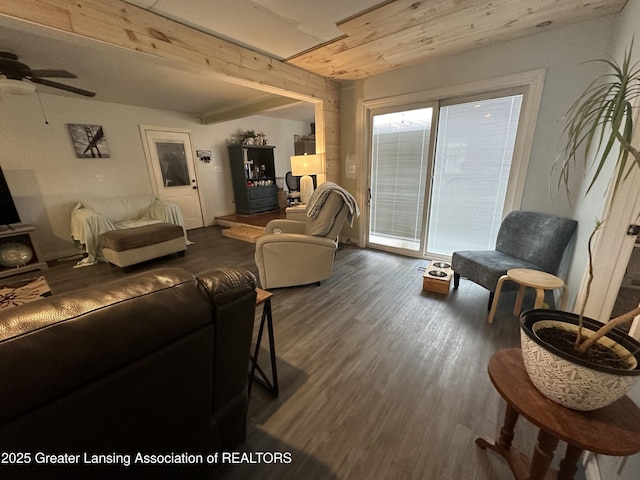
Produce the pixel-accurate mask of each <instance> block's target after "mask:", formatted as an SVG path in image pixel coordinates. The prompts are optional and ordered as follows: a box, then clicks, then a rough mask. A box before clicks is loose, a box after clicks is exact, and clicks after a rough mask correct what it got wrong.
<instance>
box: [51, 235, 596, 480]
mask: <svg viewBox="0 0 640 480" xmlns="http://www.w3.org/2000/svg"><path fill="white" fill-rule="evenodd" d="M221 230H222V229H221V228H220V227H208V228H204V229H199V230H192V231H190V232H189V238H190V239H191V240H193V241H195V244H194V245H192V246H190V247H189V249H188V251H187V254H186V256H185V257H184V258H179V257H177V256H171V257H167V258H165V259H160V260H158V261H152V262H148V263H146V264H144V265H141V266H139V267H137V268H135V269H134V270H133V272H132V273H134V272H139V271H144V270H148V269H152V268H156V267H159V266H165V265H171V266H180V267H184V268H186V269H187V270H190V271H192V272H193V273H195V274H200V273H203V272H204V271H206V270H208V269H210V268H213V267H215V266H220V265H238V266H243V267H245V268H248V269H249V270H251V271H252V272H254V273H255V274H257V269H256V267H255V264H254V261H253V253H254V245H253V244H249V243H245V242H241V241H237V240H233V239H230V238H226V237H223V236H222V235H221ZM425 264H426V262H425V261H422V260H417V259H413V258H407V257H401V256H398V255H393V254H389V253H384V252H378V251H374V250H364V249H359V248H357V247H353V246H341V247H340V248H339V249H338V251H337V254H336V261H335V269H334V274H333V277H332V278H331V279H329V280H327V281H325V282H322V284H321V285H320V286H308V287H296V288H287V289H276V290H273V291H272V292H273V294H274V296H273V299H272V305H273V318H274V328H275V339H276V351H277V358H278V375H279V385H280V395H279V397H278V398H273V397H271V396H269V394H267V393H266V392H264V391H263V390H262V389H261V388H259V387H254V389H253V392H252V398H251V401H250V405H249V413H248V421H247V440H246V442H245V444H244V445H243V446H242V448H241V449H240V450H241V451H242V452H247V453H254V454H255V452H290V453H291V463H288V464H277V463H274V464H265V463H264V462H262V463H242V464H234V465H220V466H219V467H218V468H217V469H216V472H215V476H214V478H216V479H222V480H235V479H242V480H250V479H260V480H264V479H305V480H306V479H349V480H351V479H356V480H360V479H362V480H365V479H367V480H368V479H374V478H375V479H402V480H404V479H428V480H430V479H437V480H439V479H465V480H473V479H476V480H495V479H510V478H512V476H511V473H510V471H509V469H508V467H507V466H506V464H505V463H504V462H503V461H502V460H501V459H499V458H498V457H496V456H494V455H493V454H492V453H490V452H488V451H485V450H481V449H480V448H479V447H477V446H476V445H475V443H474V440H475V438H476V437H478V436H485V437H491V438H495V436H496V435H497V433H498V430H499V428H500V426H501V424H502V416H503V414H504V402H503V401H502V400H501V398H500V396H499V395H498V393H497V392H496V391H495V389H494V388H493V386H492V385H491V382H490V380H489V378H488V375H487V373H486V366H487V363H488V360H489V357H490V356H491V355H492V354H493V353H494V352H495V351H496V350H497V349H500V348H507V347H514V346H518V345H519V336H518V335H519V331H518V322H517V319H516V318H515V317H512V316H511V309H512V308H513V302H514V300H515V292H507V293H505V294H503V295H501V301H500V305H499V308H498V311H497V314H496V318H495V322H494V324H493V325H489V324H487V322H486V318H487V313H488V312H487V309H486V302H487V298H488V293H487V291H486V290H484V289H482V288H481V287H479V286H477V285H475V284H472V283H471V282H468V281H465V280H464V279H462V281H461V285H460V288H459V289H458V290H457V291H454V290H452V291H451V292H450V293H449V295H441V294H436V293H428V292H424V291H422V273H423V272H422V271H421V270H420V268H421V267H424V265H425ZM71 266H72V264H60V265H57V266H53V267H52V268H50V269H49V270H48V271H46V272H45V277H46V279H47V281H48V282H49V285H50V286H51V288H52V290H53V292H54V293H61V292H65V291H69V290H74V289H77V288H80V287H83V286H90V285H93V284H96V283H103V282H104V281H108V280H111V279H115V278H121V277H123V276H126V275H127V274H125V273H124V272H122V271H121V270H120V269H119V268H115V267H111V266H109V265H107V264H98V265H94V266H91V267H83V268H78V269H74V268H71ZM532 304H533V298H532V297H531V298H529V297H527V298H526V299H525V305H524V306H525V307H527V308H528V307H530V306H531V305H532ZM257 319H259V312H257ZM266 344H267V342H266V340H263V345H266ZM260 356H261V364H262V366H263V367H267V366H268V362H266V361H265V360H266V359H267V358H268V355H267V352H266V351H263V352H261V354H260ZM267 370H268V369H267ZM536 435H537V430H536V429H535V428H533V426H531V425H530V424H529V423H528V422H527V421H526V420H524V419H521V420H520V421H519V423H518V425H517V428H516V437H515V440H514V447H515V448H518V449H520V450H522V451H524V452H525V453H527V454H530V453H531V452H532V449H533V447H534V444H535V438H536ZM563 453H564V449H563V447H559V448H558V452H557V456H562V454H563ZM254 460H255V457H254ZM557 463H558V460H556V461H555V462H554V465H557ZM576 478H578V479H580V478H584V473H583V472H582V471H581V472H579V474H578V475H577V477H576Z"/></svg>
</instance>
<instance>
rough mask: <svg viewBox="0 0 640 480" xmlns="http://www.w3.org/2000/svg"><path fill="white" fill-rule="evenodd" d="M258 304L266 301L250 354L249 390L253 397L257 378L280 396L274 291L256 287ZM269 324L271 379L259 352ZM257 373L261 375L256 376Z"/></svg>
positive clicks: (275, 394) (272, 393)
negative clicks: (263, 368)
mask: <svg viewBox="0 0 640 480" xmlns="http://www.w3.org/2000/svg"><path fill="white" fill-rule="evenodd" d="M256 293H257V294H258V295H257V296H256V305H260V304H261V303H264V306H263V307H262V319H261V320H260V329H259V330H258V338H257V340H256V349H255V351H254V353H253V355H251V356H250V360H251V362H250V363H251V371H250V372H249V385H248V386H247V392H248V395H249V397H251V386H252V384H253V381H254V380H255V381H256V382H257V383H258V385H260V386H261V387H263V388H264V389H265V390H267V391H268V392H269V393H271V395H273V396H274V397H277V396H278V370H277V368H276V344H275V340H274V336H273V318H272V316H271V297H273V293H271V292H267V291H266V290H262V289H261V288H256ZM265 322H266V324H267V331H268V335H269V353H270V356H271V380H269V379H268V378H267V375H266V374H265V373H264V371H263V370H262V368H260V365H258V353H259V352H260V344H261V343H262V333H263V331H264V324H265ZM256 371H257V373H259V374H260V377H257V376H256Z"/></svg>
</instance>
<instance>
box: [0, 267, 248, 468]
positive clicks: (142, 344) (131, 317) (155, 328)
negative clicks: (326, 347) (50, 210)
mask: <svg viewBox="0 0 640 480" xmlns="http://www.w3.org/2000/svg"><path fill="white" fill-rule="evenodd" d="M255 297H256V293H255V277H254V276H253V274H251V273H250V272H248V271H246V270H243V269H235V268H219V269H215V270H212V271H211V272H210V273H208V274H205V275H203V276H201V277H199V278H196V277H194V276H193V275H192V274H191V273H189V272H187V271H185V270H181V269H176V268H166V269H159V270H155V271H152V272H148V273H141V274H137V275H132V276H128V277H127V278H125V279H122V280H119V281H116V282H113V283H109V284H105V285H103V286H100V287H97V288H88V289H83V290H79V291H75V292H71V293H68V294H64V295H54V296H52V297H48V298H45V299H42V300H38V301H36V302H32V303H29V304H26V305H23V306H21V307H15V308H11V309H8V310H5V311H3V312H0V478H3V479H14V478H15V479H27V478H47V479H51V478H64V479H73V478H82V479H96V478H118V479H120V478H140V479H156V478H189V479H192V478H209V477H210V473H211V470H212V468H213V465H211V463H212V462H213V460H214V457H213V456H212V455H214V454H215V452H220V451H224V450H230V449H233V448H235V447H237V446H238V445H240V444H241V443H242V442H243V441H244V435H245V420H246V410H247V402H248V399H247V392H246V391H247V389H246V384H247V371H248V362H249V350H250V344H251V336H252V332H253V322H254V312H255ZM47 455H49V456H47ZM127 456H128V460H127ZM200 458H201V459H202V460H200ZM136 460H139V462H137V461H136ZM127 463H129V465H126V464H127Z"/></svg>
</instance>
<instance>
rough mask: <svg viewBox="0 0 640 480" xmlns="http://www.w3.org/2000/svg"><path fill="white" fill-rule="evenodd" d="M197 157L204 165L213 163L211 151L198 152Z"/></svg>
mask: <svg viewBox="0 0 640 480" xmlns="http://www.w3.org/2000/svg"><path fill="white" fill-rule="evenodd" d="M196 155H197V156H198V158H199V159H200V161H201V162H204V163H209V162H211V156H212V152H211V150H196Z"/></svg>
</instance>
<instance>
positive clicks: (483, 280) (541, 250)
mask: <svg viewBox="0 0 640 480" xmlns="http://www.w3.org/2000/svg"><path fill="white" fill-rule="evenodd" d="M576 226H577V222H576V221H575V220H571V219H570V218H562V217H556V216H553V215H548V214H544V213H538V212H525V211H521V210H516V211H513V212H511V213H509V214H508V215H507V216H506V217H505V219H504V220H503V221H502V224H501V225H500V230H499V231H498V237H497V239H496V248H495V250H478V251H460V252H453V257H452V258H451V268H452V269H453V271H454V275H453V287H454V288H458V286H459V285H460V277H461V276H462V277H466V278H468V279H469V280H471V281H472V282H474V283H477V284H478V285H481V286H483V287H484V288H486V289H487V290H489V292H490V293H489V306H488V308H491V303H492V302H493V295H494V293H495V290H496V285H497V284H498V280H499V279H500V277H501V276H502V275H505V274H506V273H507V270H509V269H511V268H530V269H533V270H542V271H544V272H547V273H551V274H557V273H558V269H559V268H560V262H561V261H562V256H563V254H564V251H565V249H566V248H567V245H568V244H569V242H570V240H571V237H572V236H573V233H574V232H575V229H576ZM504 287H506V288H507V289H513V288H517V285H515V284H512V282H506V283H505V284H504Z"/></svg>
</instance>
